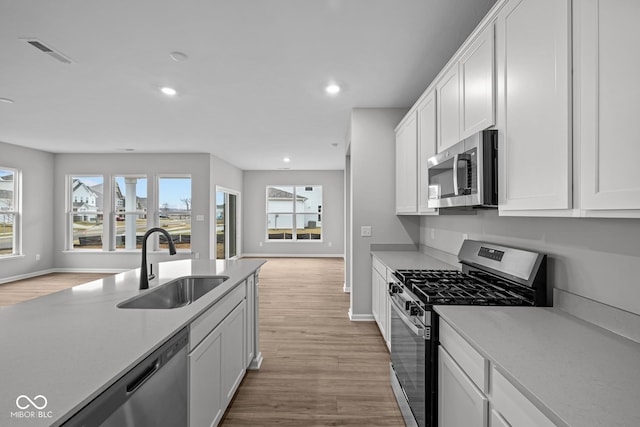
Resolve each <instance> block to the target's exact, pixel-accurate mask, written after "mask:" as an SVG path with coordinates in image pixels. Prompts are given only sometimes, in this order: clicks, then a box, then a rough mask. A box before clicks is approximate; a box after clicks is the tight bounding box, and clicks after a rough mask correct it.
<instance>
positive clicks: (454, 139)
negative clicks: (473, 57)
mask: <svg viewBox="0 0 640 427" xmlns="http://www.w3.org/2000/svg"><path fill="white" fill-rule="evenodd" d="M436 101H437V117H438V121H437V126H438V132H437V133H438V136H437V138H438V152H439V153H440V152H442V151H444V150H445V149H447V148H449V147H451V146H452V145H453V144H456V143H458V142H459V141H460V81H459V78H458V63H455V64H453V66H452V67H451V68H450V69H449V70H448V71H447V72H446V74H444V76H443V77H442V79H441V80H440V81H439V82H438V83H437V84H436Z"/></svg>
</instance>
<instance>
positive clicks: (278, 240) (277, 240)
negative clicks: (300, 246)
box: [264, 239, 324, 243]
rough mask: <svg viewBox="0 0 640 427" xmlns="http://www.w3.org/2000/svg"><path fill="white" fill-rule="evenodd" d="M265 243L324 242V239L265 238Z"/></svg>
mask: <svg viewBox="0 0 640 427" xmlns="http://www.w3.org/2000/svg"><path fill="white" fill-rule="evenodd" d="M264 242H265V243H324V242H323V241H322V240H309V239H298V240H285V239H273V240H265V241H264Z"/></svg>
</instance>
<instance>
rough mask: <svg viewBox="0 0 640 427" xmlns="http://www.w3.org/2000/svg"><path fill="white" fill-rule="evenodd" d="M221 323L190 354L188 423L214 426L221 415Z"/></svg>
mask: <svg viewBox="0 0 640 427" xmlns="http://www.w3.org/2000/svg"><path fill="white" fill-rule="evenodd" d="M221 384H222V326H219V327H218V328H216V329H214V330H213V331H212V332H211V333H210V334H209V335H207V337H206V338H205V339H204V340H203V341H202V342H201V343H200V345H198V347H196V348H195V350H193V351H192V352H191V353H190V354H189V425H190V426H193V427H196V426H207V427H211V426H216V425H218V422H220V419H221V418H222V415H223V414H224V405H223V398H222V387H221Z"/></svg>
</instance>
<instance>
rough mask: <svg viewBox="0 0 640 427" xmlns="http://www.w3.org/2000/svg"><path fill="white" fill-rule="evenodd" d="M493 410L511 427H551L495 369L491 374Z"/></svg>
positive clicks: (547, 420)
mask: <svg viewBox="0 0 640 427" xmlns="http://www.w3.org/2000/svg"><path fill="white" fill-rule="evenodd" d="M491 375H492V379H493V398H492V399H491V401H492V403H493V406H494V407H495V409H496V410H497V411H498V412H499V413H500V415H502V417H504V419H505V420H506V421H507V422H508V423H509V425H512V426H518V427H553V426H555V424H554V423H553V422H551V420H549V418H547V417H546V415H544V414H543V413H542V412H541V411H540V410H539V409H538V408H537V407H536V406H535V405H534V404H533V403H532V402H531V401H530V400H529V399H527V398H526V397H525V396H524V395H523V394H522V393H520V391H519V390H518V389H517V388H515V387H514V386H513V384H511V382H509V380H507V379H506V378H505V377H504V376H503V375H502V374H501V373H500V372H498V371H497V370H496V369H495V367H494V368H493V369H492V372H491Z"/></svg>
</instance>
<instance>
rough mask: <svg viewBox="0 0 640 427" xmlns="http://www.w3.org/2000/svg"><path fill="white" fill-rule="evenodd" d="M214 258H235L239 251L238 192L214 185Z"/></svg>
mask: <svg viewBox="0 0 640 427" xmlns="http://www.w3.org/2000/svg"><path fill="white" fill-rule="evenodd" d="M215 212H216V259H233V258H237V257H238V255H239V253H240V251H239V247H240V230H239V229H238V224H240V218H239V216H240V193H239V192H237V191H234V190H229V189H227V188H223V187H216V211H215Z"/></svg>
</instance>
